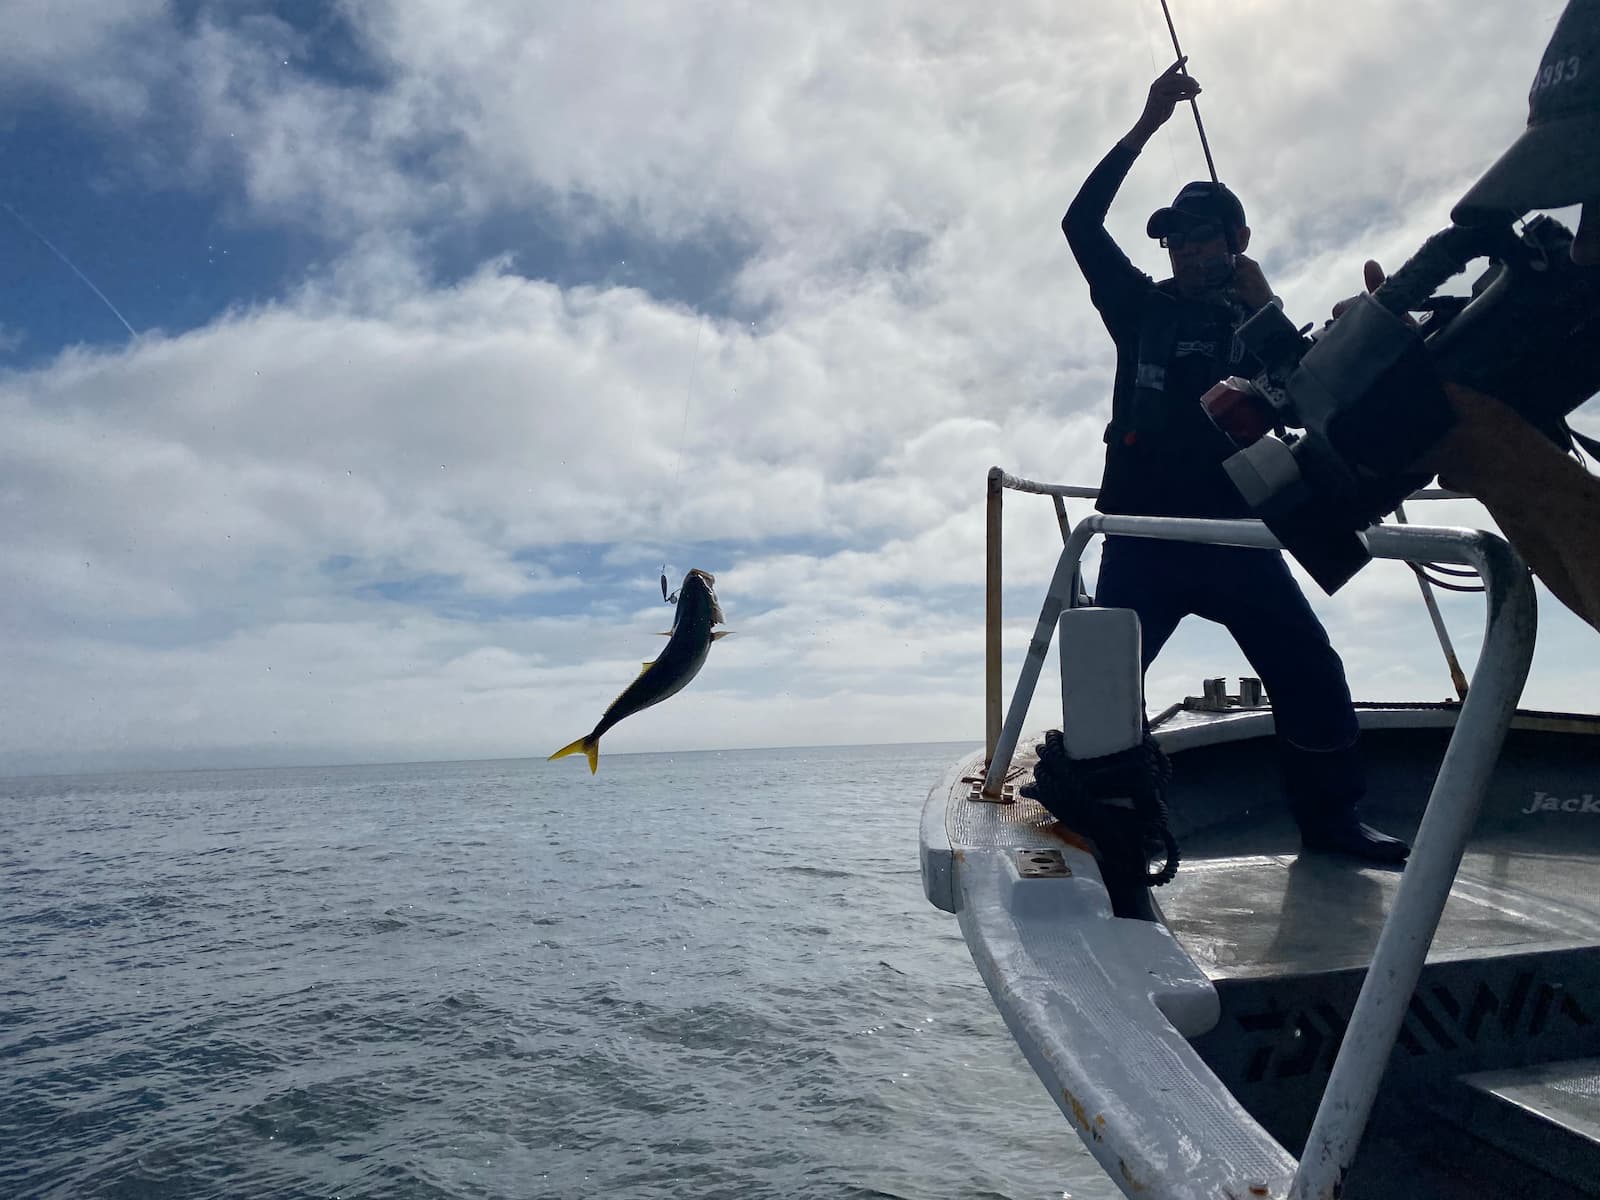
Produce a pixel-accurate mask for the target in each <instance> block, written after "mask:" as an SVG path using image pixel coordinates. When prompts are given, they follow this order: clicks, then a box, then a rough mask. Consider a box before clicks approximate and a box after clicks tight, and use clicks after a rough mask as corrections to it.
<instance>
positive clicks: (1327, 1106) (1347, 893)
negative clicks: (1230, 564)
mask: <svg viewBox="0 0 1600 1200" xmlns="http://www.w3.org/2000/svg"><path fill="white" fill-rule="evenodd" d="M1007 490H1016V491H1022V492H1033V493H1037V494H1045V495H1050V496H1052V497H1053V499H1054V502H1055V505H1056V513H1057V517H1058V519H1059V521H1060V524H1061V530H1062V536H1063V547H1062V550H1061V555H1060V558H1059V559H1058V562H1057V567H1056V570H1055V572H1054V575H1053V578H1052V580H1051V583H1050V585H1049V588H1048V590H1047V592H1046V595H1045V598H1044V601H1043V604H1042V606H1041V610H1040V614H1039V619H1038V622H1037V624H1036V626H1035V630H1034V635H1033V638H1032V640H1031V642H1030V644H1029V647H1028V651H1027V656H1026V659H1025V660H1024V662H1023V665H1022V667H1021V671H1020V676H1019V678H1018V680H1017V681H1016V684H1015V688H1014V691H1013V694H1012V698H1011V701H1010V704H1009V707H1008V709H1007V710H1006V712H1005V715H1004V719H1003V720H1002V716H1001V687H1000V684H1001V663H1002V657H1001V651H1002V645H1001V638H1000V630H1001V621H1000V607H1001V595H1000V567H1001V496H1002V494H1003V492H1005V491H1007ZM1094 494H1095V492H1094V489H1091V488H1078V487H1072V486H1069V485H1053V484H1043V483H1037V482H1034V481H1030V480H1024V479H1018V478H1016V477H1013V476H1010V475H1008V474H1006V473H1005V472H1004V471H1001V470H1000V469H999V468H995V469H993V470H991V471H990V473H989V479H988V504H989V510H988V538H989V545H988V629H987V634H988V636H987V647H986V691H987V701H988V707H987V714H986V726H987V728H986V738H985V746H984V748H983V750H982V751H980V752H974V753H973V754H971V755H969V756H967V757H965V758H964V759H962V760H961V761H959V762H956V763H954V764H952V765H951V767H950V768H949V770H948V771H947V773H946V774H945V776H944V777H943V778H942V779H941V780H939V781H938V782H937V783H936V784H935V785H934V787H933V789H932V791H931V792H930V793H929V795H928V798H927V801H926V803H925V805H924V807H923V811H922V819H921V831H920V841H921V870H922V879H923V886H924V891H925V893H926V895H927V897H928V899H929V901H930V902H932V903H933V904H934V905H936V906H937V907H939V908H941V909H943V910H945V911H947V912H950V913H953V914H955V915H956V916H957V918H958V919H959V922H960V926H961V931H962V934H963V937H964V938H965V940H966V943H967V946H968V948H969V949H970V951H971V954H972V958H973V961H974V963H975V964H976V966H977V968H978V971H979V973H980V974H981V975H982V977H983V979H984V982H985V983H986V985H987V986H988V989H989V992H990V994H991V996H992V997H993V999H994V1002H995V1004H996V1006H997V1007H998V1009H999V1011H1000V1013H1001V1014H1002V1016H1003V1017H1004V1019H1005V1021H1006V1024H1007V1025H1008V1027H1009V1028H1010V1030H1011V1032H1012V1035H1013V1036H1014V1037H1015V1039H1016V1041H1017V1044H1018V1046H1019V1047H1020V1048H1021V1050H1022V1052H1023V1054H1024V1055H1025V1057H1026V1058H1027V1060H1028V1062H1029V1064H1030V1065H1031V1066H1032V1068H1033V1070H1034V1072H1035V1073H1036V1074H1037V1075H1038V1077H1039V1079H1040V1081H1041V1082H1042V1083H1043V1084H1044V1085H1045V1087H1046V1088H1047V1089H1048V1091H1049V1093H1050V1095H1051V1097H1052V1098H1053V1100H1054V1101H1055V1103H1056V1104H1057V1106H1058V1107H1059V1108H1060V1110H1061V1112H1062V1114H1063V1115H1064V1117H1065V1118H1066V1121H1067V1122H1068V1124H1069V1125H1070V1126H1071V1128H1072V1129H1073V1130H1074V1131H1075V1132H1076V1134H1077V1136H1078V1138H1079V1139H1081V1141H1082V1143H1083V1145H1084V1146H1085V1147H1086V1148H1087V1149H1088V1151H1089V1152H1090V1153H1091V1154H1092V1155H1093V1156H1094V1157H1095V1159H1096V1160H1097V1161H1098V1162H1099V1164H1100V1165H1101V1167H1102V1168H1103V1170H1104V1171H1105V1173H1106V1175H1107V1177H1108V1178H1109V1179H1110V1180H1112V1181H1113V1182H1114V1183H1115V1184H1116V1185H1117V1186H1118V1187H1120V1188H1121V1190H1122V1191H1123V1192H1124V1193H1125V1194H1127V1195H1128V1196H1135V1197H1139V1198H1141V1200H1159V1198H1168V1197H1170V1198H1173V1200H1199V1198H1201V1197H1204V1198H1206V1200H1246V1198H1257V1197H1260V1198H1287V1197H1293V1198H1295V1200H1303V1198H1312V1197H1314V1198H1317V1200H1334V1198H1336V1197H1337V1198H1340V1200H1370V1198H1376V1197H1385V1198H1390V1197H1403V1198H1406V1200H1436V1198H1437V1200H1446V1198H1449V1200H1455V1198H1459V1197H1474V1198H1487V1200H1498V1198H1501V1197H1518V1198H1519V1200H1525V1198H1526V1197H1528V1196H1530V1195H1537V1196H1540V1197H1542V1198H1550V1197H1555V1198H1563V1197H1569V1196H1572V1197H1576V1196H1595V1195H1600V899H1597V898H1596V897H1600V870H1597V868H1600V717H1597V716H1594V715H1587V714H1579V713H1554V712H1538V711H1528V710H1523V709H1519V708H1518V707H1517V701H1518V698H1519V696H1520V693H1521V689H1522V685H1523V682H1524V680H1525V679H1526V676H1527V672H1528V668H1529V663H1530V661H1531V657H1532V652H1533V645H1534V639H1535V635H1536V610H1535V597H1534V593H1533V587H1532V583H1531V581H1530V578H1529V575H1528V572H1527V570H1526V568H1525V567H1524V566H1523V565H1522V563H1521V561H1520V559H1518V557H1517V556H1516V554H1515V552H1514V551H1513V550H1512V549H1511V547H1510V546H1508V545H1507V544H1506V543H1505V542H1504V541H1503V540H1501V539H1500V538H1499V537H1497V536H1495V535H1493V534H1490V533H1487V532H1482V531H1475V530H1466V529H1450V528H1439V527H1430V526H1422V525H1408V524H1407V525H1380V526H1378V527H1375V528H1373V529H1371V530H1369V531H1367V533H1366V534H1365V535H1363V536H1364V539H1365V541H1366V544H1367V548H1368V550H1369V552H1370V553H1371V554H1372V555H1373V556H1374V557H1376V558H1386V559H1398V560H1402V561H1406V562H1410V563H1413V564H1456V566H1455V567H1443V568H1440V567H1437V566H1431V567H1422V568H1421V571H1422V574H1421V575H1419V579H1420V580H1421V582H1422V593H1423V598H1424V599H1425V600H1426V601H1427V604H1428V610H1429V614H1430V616H1431V617H1432V619H1433V621H1434V624H1435V628H1436V629H1437V630H1438V632H1439V634H1440V638H1441V644H1442V645H1443V647H1444V648H1445V651H1446V656H1447V658H1448V659H1449V662H1450V664H1451V666H1452V674H1453V675H1454V676H1455V678H1456V680H1457V683H1458V697H1457V699H1455V700H1453V701H1449V702H1444V703H1427V702H1417V703H1404V704H1361V705H1358V715H1359V719H1360V722H1361V726H1362V729H1363V734H1362V745H1363V756H1364V759H1365V761H1366V765H1367V772H1368V779H1369V788H1368V796H1367V798H1366V800H1365V801H1364V802H1363V814H1364V816H1365V817H1367V818H1368V819H1370V820H1372V822H1373V823H1374V824H1376V825H1378V826H1380V827H1381V828H1383V829H1385V830H1389V831H1391V832H1394V833H1396V834H1397V835H1401V836H1405V837H1408V838H1409V839H1411V840H1412V843H1413V849H1412V853H1411V857H1410V860H1409V862H1408V863H1407V865H1406V866H1405V868H1404V870H1403V871H1401V870H1395V869H1392V868H1383V867H1375V866H1370V865H1363V864H1361V863H1358V862H1355V861H1353V860H1349V859H1344V858H1339V857H1335V856H1329V855H1318V854H1309V853H1301V852H1300V847H1299V840H1298V834H1297V831H1296V828H1295V826H1294V824H1293V822H1292V820H1291V819H1290V817H1289V815H1288V812H1287V806H1286V805H1285V804H1284V803H1283V801H1282V799H1281V794H1280V790H1279V784H1278V778H1277V773H1276V769H1275V760H1274V756H1273V746H1272V740H1273V739H1272V730H1273V725H1272V714H1271V709H1270V707H1269V704H1268V700H1269V697H1266V696H1264V695H1263V694H1262V691H1261V688H1260V685H1259V683H1258V682H1257V681H1254V680H1249V679H1246V680H1242V681H1241V682H1240V685H1239V686H1238V688H1237V690H1234V689H1233V688H1232V687H1231V686H1230V685H1227V684H1226V683H1225V681H1223V680H1208V681H1206V683H1205V685H1204V686H1203V687H1202V688H1201V689H1200V693H1199V694H1198V695H1196V696H1191V697H1187V698H1185V699H1183V700H1181V701H1179V702H1178V703H1175V704H1173V705H1172V706H1171V707H1169V708H1167V709H1165V710H1164V711H1162V712H1160V713H1158V714H1157V715H1155V716H1154V717H1152V718H1150V719H1149V723H1148V725H1149V734H1150V736H1151V737H1153V739H1154V741H1155V743H1156V744H1157V745H1159V747H1160V749H1161V751H1162V752H1163V753H1164V755H1165V757H1166V760H1167V761H1168V762H1170V766H1171V777H1170V782H1169V783H1168V784H1167V785H1166V789H1165V801H1166V807H1167V813H1168V828H1169V831H1170V833H1171V834H1172V835H1173V838H1174V840H1175V842H1176V844H1177V846H1179V847H1180V848H1181V863H1180V864H1179V866H1178V869H1177V871H1176V874H1175V876H1174V877H1173V878H1172V879H1171V881H1170V882H1169V883H1167V884H1165V886H1162V887H1158V888H1155V889H1152V890H1150V891H1149V892H1147V893H1145V895H1146V896H1148V897H1149V898H1150V899H1151V900H1153V903H1149V904H1147V905H1145V906H1144V907H1143V909H1142V910H1141V908H1140V906H1139V905H1138V904H1137V903H1135V902H1134V901H1137V899H1138V897H1137V896H1134V897H1132V898H1131V899H1130V897H1129V896H1127V895H1123V896H1121V897H1120V898H1119V896H1118V895H1117V894H1116V893H1117V892H1118V886H1117V884H1116V879H1115V877H1114V875H1113V874H1112V873H1108V872H1107V871H1106V870H1104V867H1105V861H1106V860H1105V856H1104V854H1103V853H1101V849H1100V847H1099V846H1097V845H1096V843H1095V841H1094V840H1093V838H1092V837H1091V836H1089V835H1088V833H1087V832H1086V830H1085V829H1084V828H1082V827H1074V826H1073V825H1071V824H1068V823H1063V822H1062V821H1060V820H1058V819H1056V818H1055V817H1054V816H1052V815H1051V813H1050V812H1049V811H1048V810H1047V809H1046V808H1045V807H1044V806H1043V805H1041V804H1040V803H1039V802H1038V801H1037V800H1036V799H1033V798H1031V797H1030V796H1029V795H1027V794H1025V793H1027V792H1029V791H1033V790H1035V789H1032V788H1030V787H1029V786H1028V785H1029V784H1030V783H1032V782H1033V781H1034V774H1035V770H1036V767H1037V764H1038V750H1037V748H1038V746H1039V745H1040V744H1041V743H1042V742H1043V741H1044V736H1043V733H1042V732H1034V733H1024V731H1023V730H1022V723H1023V721H1024V720H1025V719H1026V714H1027V712H1028V709H1029V703H1030V701H1031V700H1032V698H1033V693H1034V690H1035V688H1036V685H1037V682H1038V678H1039V673H1040V670H1041V668H1042V665H1043V663H1044V661H1045V658H1046V656H1047V655H1048V654H1050V653H1052V650H1053V648H1054V652H1057V653H1059V654H1060V657H1061V664H1062V693H1063V701H1062V713H1063V723H1062V725H1063V736H1064V739H1065V742H1066V743H1068V744H1070V743H1071V742H1072V739H1073V731H1074V730H1080V731H1083V732H1081V734H1080V735H1079V737H1078V740H1079V742H1080V743H1081V744H1085V745H1092V744H1093V741H1094V738H1096V737H1100V736H1102V733H1103V730H1102V729H1101V727H1102V726H1104V727H1106V728H1112V729H1113V730H1115V729H1117V728H1124V729H1125V727H1126V726H1127V724H1128V712H1129V711H1130V709H1132V711H1135V712H1136V713H1137V714H1139V715H1140V716H1142V714H1143V711H1144V700H1143V695H1142V682H1141V678H1140V674H1141V673H1140V671H1139V666H1138V653H1137V636H1136V618H1133V614H1132V613H1126V612H1124V613H1122V614H1121V616H1122V617H1123V618H1126V619H1133V620H1134V623H1135V630H1134V631H1133V638H1132V640H1131V642H1130V640H1129V638H1128V637H1127V636H1125V634H1126V632H1127V631H1126V630H1125V629H1124V630H1123V631H1122V632H1120V633H1119V632H1118V630H1117V629H1115V628H1112V627H1111V626H1108V625H1107V624H1106V622H1107V621H1110V622H1111V623H1112V625H1115V623H1116V620H1117V610H1107V609H1101V610H1096V609H1093V608H1092V607H1090V606H1089V599H1090V598H1089V597H1088V595H1087V594H1086V592H1085V590H1084V587H1083V584H1082V582H1081V576H1080V572H1079V560H1080V558H1081V556H1082V554H1083V551H1084V549H1085V547H1086V546H1087V545H1088V544H1089V542H1090V541H1091V539H1093V538H1094V537H1096V536H1100V535H1105V534H1120V535H1126V536H1140V537H1156V538H1166V539H1177V540H1189V541H1203V542H1214V543H1219V544H1227V545H1244V546H1260V547H1273V546H1276V545H1277V543H1276V541H1275V540H1274V539H1273V538H1272V536H1271V534H1270V533H1269V532H1268V531H1267V530H1266V528H1265V527H1264V526H1262V525H1261V524H1260V523H1259V522H1255V521H1216V520H1200V519H1182V518H1155V517H1127V516H1111V515H1104V514H1099V513H1096V514H1094V515H1091V516H1089V517H1087V518H1085V519H1083V520H1081V521H1078V522H1077V523H1075V524H1073V523H1069V522H1068V520H1067V518H1066V512H1065V506H1064V500H1066V499H1071V498H1091V497H1093V495H1094ZM1443 494H1446V493H1422V494H1420V495H1421V496H1422V498H1428V497H1429V496H1430V495H1443ZM1402 515H1403V514H1402ZM1439 569H1444V570H1447V571H1452V572H1453V574H1452V575H1451V578H1453V579H1460V578H1461V576H1462V572H1463V570H1466V571H1470V572H1471V573H1474V574H1476V575H1477V576H1479V577H1481V580H1482V583H1481V587H1482V588H1483V591H1484V599H1485V610H1486V621H1487V624H1486V629H1485V634H1484V640H1483V645H1482V650H1481V652H1480V654H1479V656H1478V659H1477V663H1476V666H1475V669H1474V670H1473V673H1472V677H1471V679H1470V682H1469V681H1467V680H1466V679H1465V678H1464V676H1463V674H1462V672H1461V671H1460V669H1459V666H1458V665H1457V664H1456V659H1455V656H1454V651H1453V648H1452V647H1451V645H1450V643H1449V640H1448V632H1447V631H1446V630H1445V628H1444V625H1443V622H1442V620H1441V619H1440V617H1439V611H1438V606H1437V605H1436V604H1435V603H1433V596H1432V592H1431V588H1430V586H1429V584H1428V578H1429V577H1430V576H1431V577H1432V578H1435V579H1437V578H1439V576H1438V575H1437V574H1436V573H1435V572H1436V571H1437V570H1439ZM1124 624H1125V622H1124ZM1130 645H1131V647H1132V649H1131V650H1130ZM1134 706H1136V707H1134ZM1107 710H1109V716H1108V713H1107ZM1097 731H1099V732H1097ZM1142 733H1143V731H1142V730H1136V731H1135V732H1134V734H1133V735H1132V738H1131V739H1129V743H1130V744H1131V741H1133V740H1137V738H1138V737H1139V736H1142ZM1085 739H1087V741H1086V740H1085ZM1108 877H1109V878H1111V882H1110V883H1109V884H1108ZM1139 890H1140V891H1142V890H1143V889H1139Z"/></svg>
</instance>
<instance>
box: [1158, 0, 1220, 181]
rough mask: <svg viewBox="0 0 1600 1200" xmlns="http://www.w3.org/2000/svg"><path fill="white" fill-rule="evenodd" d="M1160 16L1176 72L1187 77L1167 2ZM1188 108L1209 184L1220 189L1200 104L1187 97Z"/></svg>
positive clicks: (1162, 0) (1191, 97) (1163, 3)
mask: <svg viewBox="0 0 1600 1200" xmlns="http://www.w3.org/2000/svg"><path fill="white" fill-rule="evenodd" d="M1161 14H1162V16H1164V17H1166V18H1167V32H1168V33H1169V34H1171V35H1172V49H1173V52H1174V53H1175V54H1177V56H1178V71H1179V73H1181V74H1184V75H1187V74H1188V73H1189V70H1188V68H1187V67H1186V66H1185V65H1184V57H1183V47H1182V46H1180V45H1178V27H1177V26H1176V25H1174V24H1173V23H1172V10H1171V9H1170V8H1168V7H1167V0H1161ZM1189 108H1190V109H1191V110H1192V111H1193V113H1194V127H1195V129H1197V130H1198V131H1199V133H1200V149H1201V150H1203V151H1204V152H1205V156H1206V170H1208V171H1210V172H1211V182H1212V183H1215V184H1217V185H1218V186H1219V187H1220V186H1221V183H1222V181H1221V180H1219V179H1218V178H1217V164H1216V163H1214V162H1212V161H1211V143H1210V142H1208V141H1206V127H1205V123H1204V122H1203V121H1201V120H1200V102H1199V101H1198V100H1196V99H1195V98H1194V97H1193V96H1190V97H1189Z"/></svg>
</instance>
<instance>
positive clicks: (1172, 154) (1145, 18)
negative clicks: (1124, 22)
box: [1139, 4, 1178, 175]
mask: <svg viewBox="0 0 1600 1200" xmlns="http://www.w3.org/2000/svg"><path fill="white" fill-rule="evenodd" d="M1139 24H1140V25H1142V26H1144V43H1145V50H1146V51H1148V52H1149V55H1150V78H1152V79H1154V78H1155V77H1156V76H1157V75H1159V74H1161V72H1162V70H1163V68H1162V66H1161V64H1160V63H1158V62H1157V61H1156V48H1155V41H1156V36H1155V31H1154V30H1152V29H1151V28H1150V13H1149V10H1148V9H1146V8H1145V6H1144V5H1142V4H1141V5H1139ZM1161 141H1162V144H1164V145H1165V146H1166V148H1167V165H1168V166H1169V167H1171V168H1172V173H1173V174H1174V175H1176V174H1177V173H1178V155H1177V152H1176V151H1175V150H1173V148H1172V139H1170V138H1162V139H1161Z"/></svg>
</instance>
